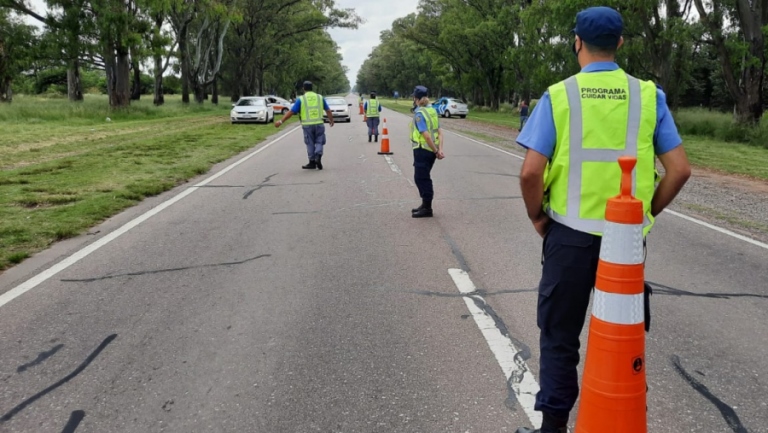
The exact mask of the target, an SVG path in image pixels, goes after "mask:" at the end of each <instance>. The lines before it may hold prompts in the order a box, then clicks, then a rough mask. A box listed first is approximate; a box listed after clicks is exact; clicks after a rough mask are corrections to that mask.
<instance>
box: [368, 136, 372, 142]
mask: <svg viewBox="0 0 768 433" xmlns="http://www.w3.org/2000/svg"><path fill="white" fill-rule="evenodd" d="M368 142H369V143H370V142H371V136H370V135H369V136H368Z"/></svg>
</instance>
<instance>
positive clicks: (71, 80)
mask: <svg viewBox="0 0 768 433" xmlns="http://www.w3.org/2000/svg"><path fill="white" fill-rule="evenodd" d="M67 96H68V97H69V100H70V101H72V102H78V101H82V100H83V83H82V82H81V80H80V61H79V60H77V59H75V60H73V61H70V62H69V67H68V68H67Z"/></svg>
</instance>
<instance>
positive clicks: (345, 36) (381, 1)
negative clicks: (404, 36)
mask: <svg viewBox="0 0 768 433" xmlns="http://www.w3.org/2000/svg"><path fill="white" fill-rule="evenodd" d="M30 3H31V4H32V8H33V9H34V10H35V11H36V12H38V13H40V14H41V15H42V14H44V12H45V10H46V7H45V2H44V0H30ZM417 5H418V1H416V0H336V6H337V7H338V8H354V9H355V11H356V12H357V14H358V15H360V16H361V17H363V19H365V24H362V25H361V26H360V27H359V28H358V29H357V30H346V29H332V30H330V31H329V33H330V34H331V37H333V39H334V40H335V41H336V43H337V44H339V47H340V48H341V55H342V56H344V65H345V66H346V67H347V68H349V75H348V77H349V84H350V85H351V86H354V85H355V81H357V71H358V70H359V69H360V66H362V64H363V62H364V61H365V59H366V58H368V54H370V53H371V50H373V47H375V46H376V45H378V44H379V34H380V33H381V31H382V30H387V29H389V28H390V27H392V21H394V20H395V19H397V18H400V17H404V16H406V15H408V14H409V13H411V12H416V7H417ZM33 22H34V23H35V24H37V22H36V21H35V20H31V19H30V23H33Z"/></svg>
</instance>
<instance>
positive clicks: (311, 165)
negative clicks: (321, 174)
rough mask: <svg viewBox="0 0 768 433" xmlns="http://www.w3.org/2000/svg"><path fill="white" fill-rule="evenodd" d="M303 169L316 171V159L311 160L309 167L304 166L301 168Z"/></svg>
mask: <svg viewBox="0 0 768 433" xmlns="http://www.w3.org/2000/svg"><path fill="white" fill-rule="evenodd" d="M301 168H303V169H305V170H314V169H316V168H317V163H316V162H315V160H314V159H310V160H309V164H307V165H302V166H301Z"/></svg>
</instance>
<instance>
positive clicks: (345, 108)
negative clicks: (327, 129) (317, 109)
mask: <svg viewBox="0 0 768 433" xmlns="http://www.w3.org/2000/svg"><path fill="white" fill-rule="evenodd" d="M325 102H327V103H328V108H330V109H331V114H333V121H334V122H335V121H337V120H339V121H342V120H343V121H346V122H347V123H349V122H351V121H352V116H351V115H350V112H349V107H351V106H352V104H350V103H348V102H347V100H346V99H345V98H342V97H340V96H330V97H327V98H325ZM323 121H325V122H327V121H328V115H327V114H326V113H325V112H323Z"/></svg>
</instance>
